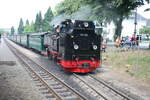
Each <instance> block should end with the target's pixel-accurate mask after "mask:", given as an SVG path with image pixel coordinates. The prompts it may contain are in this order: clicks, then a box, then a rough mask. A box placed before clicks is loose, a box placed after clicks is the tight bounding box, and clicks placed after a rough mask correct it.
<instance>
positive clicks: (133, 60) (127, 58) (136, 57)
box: [102, 49, 150, 81]
mask: <svg viewBox="0 0 150 100" xmlns="http://www.w3.org/2000/svg"><path fill="white" fill-rule="evenodd" d="M102 55H103V56H102V58H103V64H104V65H107V66H111V67H112V68H115V69H121V70H124V72H127V73H128V74H130V75H131V76H134V77H137V78H141V79H144V80H147V81H150V50H134V51H133V50H130V51H124V52H121V51H118V50H116V49H108V50H107V52H106V53H103V54H102Z"/></svg>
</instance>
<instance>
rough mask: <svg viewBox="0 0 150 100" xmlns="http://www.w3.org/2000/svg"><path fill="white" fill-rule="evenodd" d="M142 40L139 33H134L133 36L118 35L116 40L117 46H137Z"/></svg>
mask: <svg viewBox="0 0 150 100" xmlns="http://www.w3.org/2000/svg"><path fill="white" fill-rule="evenodd" d="M140 41H141V37H140V36H139V35H137V36H136V35H133V36H132V37H131V38H129V37H122V38H121V37H118V38H117V39H116V41H115V46H116V47H124V46H128V47H135V46H138V45H139V42H140Z"/></svg>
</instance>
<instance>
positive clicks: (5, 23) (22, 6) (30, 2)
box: [0, 0, 150, 28]
mask: <svg viewBox="0 0 150 100" xmlns="http://www.w3.org/2000/svg"><path fill="white" fill-rule="evenodd" d="M60 1H62V0H0V28H10V27H11V26H15V28H17V27H18V24H19V20H20V18H23V20H24V22H25V20H26V19H29V21H30V22H31V21H32V20H33V21H34V20H35V16H36V14H37V13H38V12H39V11H42V14H44V13H45V12H46V10H47V9H48V7H49V6H51V7H52V9H54V6H55V5H56V4H57V3H58V2H60ZM146 7H150V4H149V5H147V6H146ZM143 10H144V7H142V8H140V9H138V12H139V13H140V14H142V15H143V16H144V17H146V18H150V11H149V12H143Z"/></svg>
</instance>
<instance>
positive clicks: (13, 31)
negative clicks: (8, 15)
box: [11, 26, 15, 35]
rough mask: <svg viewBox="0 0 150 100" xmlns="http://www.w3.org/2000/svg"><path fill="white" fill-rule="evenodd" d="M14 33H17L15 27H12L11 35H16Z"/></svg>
mask: <svg viewBox="0 0 150 100" xmlns="http://www.w3.org/2000/svg"><path fill="white" fill-rule="evenodd" d="M14 33H15V29H14V27H13V26H12V27H11V35H14Z"/></svg>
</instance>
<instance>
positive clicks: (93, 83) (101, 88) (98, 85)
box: [74, 74, 134, 100]
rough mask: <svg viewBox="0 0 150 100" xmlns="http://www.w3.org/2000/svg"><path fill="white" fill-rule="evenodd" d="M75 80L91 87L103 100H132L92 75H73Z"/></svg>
mask: <svg viewBox="0 0 150 100" xmlns="http://www.w3.org/2000/svg"><path fill="white" fill-rule="evenodd" d="M74 76H75V77H76V78H78V79H79V80H80V81H82V82H83V83H84V84H85V85H87V86H88V87H91V88H92V89H93V90H94V91H95V92H96V93H97V94H98V95H101V96H102V97H104V99H105V100H134V99H133V98H131V97H130V96H128V95H126V94H125V93H123V92H121V91H118V90H117V89H115V88H114V87H112V86H110V85H109V84H108V83H106V82H105V81H103V80H102V79H100V78H96V77H95V76H94V75H91V74H88V75H85V76H83V75H82V76H81V75H77V74H74Z"/></svg>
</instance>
